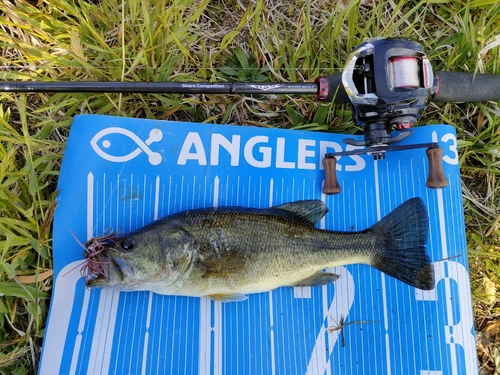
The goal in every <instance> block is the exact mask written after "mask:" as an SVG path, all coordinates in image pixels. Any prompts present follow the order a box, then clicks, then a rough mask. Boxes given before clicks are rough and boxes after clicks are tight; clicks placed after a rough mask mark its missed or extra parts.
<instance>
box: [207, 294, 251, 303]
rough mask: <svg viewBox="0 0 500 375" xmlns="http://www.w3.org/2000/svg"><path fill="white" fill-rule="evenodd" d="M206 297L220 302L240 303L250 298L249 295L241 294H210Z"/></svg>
mask: <svg viewBox="0 0 500 375" xmlns="http://www.w3.org/2000/svg"><path fill="white" fill-rule="evenodd" d="M206 297H208V298H210V299H213V300H214V301H220V302H240V301H244V300H246V299H247V298H248V296H247V295H245V294H240V293H224V294H210V295H208V296H206Z"/></svg>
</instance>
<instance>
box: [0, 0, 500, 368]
mask: <svg viewBox="0 0 500 375" xmlns="http://www.w3.org/2000/svg"><path fill="white" fill-rule="evenodd" d="M360 3H361V4H360ZM499 30H500V1H498V0H495V1H494V0H470V1H465V0H463V1H453V2H452V1H404V0H400V1H397V0H394V1H381V2H374V1H366V0H364V1H362V2H360V1H357V2H356V1H352V2H349V1H327V0H321V1H320V0H296V1H291V0H289V1H286V0H285V1H273V0H267V1H264V0H225V1H224V0H212V1H208V0H154V1H152V0H150V1H146V0H128V1H116V0H99V1H98V0H93V1H92V0H38V1H34V0H1V2H0V47H1V54H0V59H1V61H0V76H1V79H2V80H31V79H34V80H46V81H56V80H98V81H115V80H123V81H166V80H168V81H192V80H193V81H194V80H203V81H205V80H209V81H226V80H231V81H235V80H262V81H264V80H268V81H310V80H313V79H314V78H315V77H317V76H318V75H324V74H331V73H333V72H339V71H340V70H341V69H342V67H343V65H344V62H345V59H346V55H347V51H349V50H350V49H351V48H352V47H354V46H355V45H357V44H359V43H360V42H361V41H363V40H364V39H366V38H369V37H375V36H384V37H412V38H415V39H417V40H419V41H420V42H421V43H423V44H424V45H425V46H426V48H427V50H428V54H429V57H430V59H431V61H432V62H433V65H434V68H435V69H437V70H454V71H475V72H480V73H493V74H500V48H499V45H500V31H499ZM498 104H499V103H491V102H490V103H469V104H432V105H430V106H429V108H428V110H427V112H426V113H425V116H424V117H423V119H422V123H424V124H425V123H443V122H445V123H449V124H452V125H454V126H455V127H456V129H457V133H458V136H459V140H460V141H459V150H460V162H461V168H462V176H463V188H464V194H463V198H464V206H465V215H466V227H467V241H468V246H469V250H470V257H469V258H470V266H471V271H472V287H473V290H472V293H473V302H474V311H475V323H476V330H477V334H478V351H479V357H480V364H481V371H482V374H494V373H499V372H500V353H499V350H500V319H499V317H500V300H499V290H500V276H499V275H500V225H499V224H500V209H499V207H498V202H499V198H500V180H499V171H500V169H499V163H500V161H499V155H500V154H499V152H500V151H499V150H500V146H499V142H500V131H499V129H500V116H499V114H500V108H499V106H498ZM80 113H94V114H109V115H119V116H127V117H144V118H156V119H171V120H181V121H196V122H210V123H232V124H241V125H245V124H247V125H248V124H251V125H258V126H266V127H278V128H294V129H307V130H322V131H334V132H353V131H354V130H355V129H354V126H353V124H352V121H351V112H350V109H349V108H348V107H346V106H334V105H331V104H328V103H326V104H325V103H317V102H315V101H314V100H313V99H312V98H311V97H292V96H280V97H278V96H266V97H250V96H236V97H230V96H223V95H196V96H184V95H139V94H136V95H124V94H107V95H106V94H62V93H57V94H29V95H27V94H18V93H14V94H0V158H1V161H2V163H1V166H0V212H1V216H0V250H1V255H0V275H1V276H0V372H2V373H4V374H10V373H13V374H26V373H34V372H35V369H36V368H37V364H38V360H39V355H40V348H41V344H42V340H43V330H44V325H45V321H46V318H47V313H48V307H49V302H50V300H49V296H50V292H51V285H52V277H51V276H52V258H51V256H52V254H51V253H52V247H51V238H52V233H51V224H52V216H53V212H54V209H55V206H54V197H55V194H56V184H57V176H58V171H59V166H60V163H61V158H62V155H63V152H64V145H65V141H66V137H67V134H68V132H69V129H70V126H71V120H72V118H73V116H74V115H76V114H80Z"/></svg>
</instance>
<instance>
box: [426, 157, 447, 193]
mask: <svg viewBox="0 0 500 375" xmlns="http://www.w3.org/2000/svg"><path fill="white" fill-rule="evenodd" d="M425 153H426V154H427V159H428V160H429V176H428V177H427V183H426V184H425V185H426V186H427V187H428V188H431V189H439V188H444V187H446V186H448V180H447V179H446V177H445V175H444V172H443V149H442V148H441V147H429V148H428V149H427V150H426V151H425Z"/></svg>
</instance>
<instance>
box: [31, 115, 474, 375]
mask: <svg viewBox="0 0 500 375" xmlns="http://www.w3.org/2000/svg"><path fill="white" fill-rule="evenodd" d="M413 132H414V134H413V135H412V136H411V137H409V138H407V139H406V140H405V141H403V142H402V144H404V143H412V144H414V143H424V142H431V141H436V142H439V144H440V146H441V147H442V148H443V167H444V172H445V174H446V177H447V179H448V181H449V186H448V187H446V188H443V189H436V190H433V189H428V188H427V187H426V186H425V182H426V179H427V174H428V161H427V158H426V156H425V150H424V149H414V150H408V151H398V152H392V153H388V154H387V156H386V158H385V159H384V160H378V161H375V160H374V159H373V157H371V156H366V155H359V156H344V157H341V158H339V160H338V163H337V176H338V179H339V181H340V186H341V189H342V191H341V193H340V194H337V195H328V196H327V195H324V194H322V184H323V180H324V171H323V169H322V163H321V160H322V158H323V156H324V154H325V153H326V152H333V151H343V150H346V147H350V146H346V144H345V143H343V142H342V140H343V139H345V138H347V137H352V136H350V135H349V136H347V135H340V134H330V133H317V132H305V131H293V130H279V129H266V128H257V127H244V126H226V125H209V124H199V123H184V122H182V123H181V122H169V121H155V120H143V119H129V118H120V117H109V116H97V115H82V116H77V117H75V119H74V123H73V125H72V128H71V132H70V136H69V139H68V143H67V148H66V151H65V154H64V159H63V164H62V168H61V173H60V178H59V185H58V190H59V191H60V193H59V195H58V207H57V210H56V216H55V222H54V236H53V238H54V267H55V270H54V271H55V285H54V291H53V295H52V303H51V309H50V315H49V319H48V324H47V329H46V336H45V340H44V348H43V354H42V359H41V364H40V369H39V371H40V374H41V375H46V374H47V375H48V374H50V375H53V374H206V375H217V374H311V375H312V374H368V373H369V374H373V375H375V374H383V375H387V374H405V375H448V374H453V375H454V374H457V375H458V374H477V372H478V370H477V369H478V366H477V357H476V348H475V337H474V328H473V313H472V306H471V295H470V285H469V273H468V264H467V248H466V242H465V229H464V216H463V207H462V195H461V183H460V172H459V166H458V154H457V139H456V136H455V131H454V129H453V128H452V127H450V126H445V125H439V126H425V127H419V128H415V129H413ZM358 138H359V137H358ZM412 197H421V198H422V199H423V201H424V202H425V204H426V206H427V210H428V213H429V218H430V233H429V241H428V245H427V248H428V252H429V254H430V257H431V259H432V261H433V262H434V268H435V272H436V288H435V289H434V290H431V291H421V290H418V289H415V288H412V287H410V286H408V285H406V284H403V283H401V282H399V281H397V280H395V279H393V278H391V277H389V276H386V275H384V274H383V273H381V272H379V271H377V270H375V269H374V268H371V267H369V266H367V265H357V264H356V265H349V266H343V267H335V268H334V269H332V271H333V272H334V273H336V274H338V275H340V278H339V279H338V280H337V281H336V282H335V283H333V284H330V285H327V286H319V287H294V288H292V287H283V288H278V289H276V290H274V291H271V292H266V293H260V294H254V295H250V297H249V298H248V299H247V300H246V301H242V302H233V303H221V302H216V301H212V300H209V299H207V298H193V297H181V296H164V295H158V294H154V293H150V292H117V291H112V290H95V289H92V290H89V289H87V288H86V287H85V283H84V280H82V278H81V275H80V269H81V266H82V264H83V261H84V258H83V256H82V253H83V249H82V247H81V246H80V245H79V243H78V242H77V240H76V239H78V240H79V241H80V242H81V243H85V242H86V241H87V240H88V239H90V238H92V237H96V236H99V235H100V234H102V233H105V232H107V231H109V229H110V228H112V229H113V230H115V231H120V232H121V233H127V232H129V231H132V230H134V229H137V228H140V227H142V226H144V225H146V224H148V223H150V222H152V221H154V220H156V219H157V218H160V217H162V216H166V215H169V214H172V213H175V212H178V211H182V210H186V209H193V208H200V207H211V206H212V207H213V206H219V207H222V206H245V207H257V208H265V207H270V206H275V205H279V204H283V203H286V202H293V201H297V200H302V199H321V200H323V201H324V202H325V203H326V205H327V206H328V207H329V209H330V212H329V213H328V214H327V215H326V216H325V217H324V218H323V219H322V220H321V222H320V223H318V227H321V228H325V229H331V230H337V231H352V230H363V229H366V228H367V227H369V226H371V225H372V224H374V223H376V222H377V221H379V220H380V219H381V218H383V217H384V216H385V215H387V214H388V213H389V212H391V211H392V210H393V209H394V208H396V207H397V206H398V205H399V204H401V203H403V202H404V201H406V200H408V199H410V198H412ZM263 235H265V233H263ZM75 238H76V239H75ZM342 322H343V323H342Z"/></svg>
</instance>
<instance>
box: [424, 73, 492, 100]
mask: <svg viewBox="0 0 500 375" xmlns="http://www.w3.org/2000/svg"><path fill="white" fill-rule="evenodd" d="M434 73H435V75H436V76H437V78H438V82H437V89H436V93H435V94H434V96H433V97H432V101H433V102H442V103H451V102H487V101H490V100H492V101H498V100H500V75H495V74H476V75H474V73H464V72H439V71H438V72H434Z"/></svg>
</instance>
